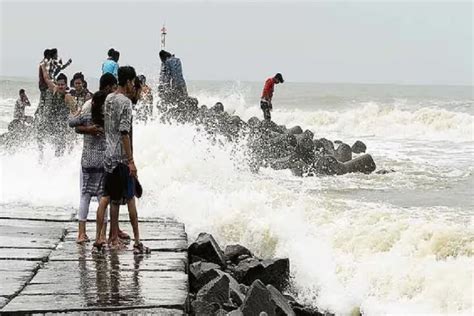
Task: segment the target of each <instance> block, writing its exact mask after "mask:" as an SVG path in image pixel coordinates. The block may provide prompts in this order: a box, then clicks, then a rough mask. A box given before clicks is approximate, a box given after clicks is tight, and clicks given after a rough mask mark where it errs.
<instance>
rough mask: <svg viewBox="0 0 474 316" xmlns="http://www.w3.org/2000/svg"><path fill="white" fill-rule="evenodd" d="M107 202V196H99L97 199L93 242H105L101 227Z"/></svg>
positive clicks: (102, 226)
mask: <svg viewBox="0 0 474 316" xmlns="http://www.w3.org/2000/svg"><path fill="white" fill-rule="evenodd" d="M108 204H109V197H101V198H100V201H99V208H98V209H97V217H96V223H97V228H96V236H95V242H96V243H105V242H106V240H105V234H104V235H102V234H101V232H102V229H103V228H104V226H105V225H104V215H105V210H106V209H107V205H108Z"/></svg>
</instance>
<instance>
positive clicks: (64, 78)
mask: <svg viewBox="0 0 474 316" xmlns="http://www.w3.org/2000/svg"><path fill="white" fill-rule="evenodd" d="M59 80H64V82H65V83H66V85H67V77H66V75H65V74H63V73H60V74H59V75H58V76H57V77H56V82H58V81H59Z"/></svg>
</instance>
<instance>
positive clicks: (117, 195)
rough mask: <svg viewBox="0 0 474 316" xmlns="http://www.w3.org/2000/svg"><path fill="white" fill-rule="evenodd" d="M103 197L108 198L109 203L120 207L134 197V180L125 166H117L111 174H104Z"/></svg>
mask: <svg viewBox="0 0 474 316" xmlns="http://www.w3.org/2000/svg"><path fill="white" fill-rule="evenodd" d="M104 196H106V197H109V198H110V201H111V203H114V204H122V205H124V204H127V202H128V201H129V200H131V199H132V198H133V197H134V196H135V178H134V177H132V176H131V175H130V169H129V168H128V166H127V165H125V164H118V166H117V167H115V169H114V170H113V171H112V173H109V172H106V173H105V179H104Z"/></svg>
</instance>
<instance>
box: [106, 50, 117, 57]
mask: <svg viewBox="0 0 474 316" xmlns="http://www.w3.org/2000/svg"><path fill="white" fill-rule="evenodd" d="M114 52H115V49H113V48H111V49H109V51H108V52H107V56H109V57H112V55H113V54H114Z"/></svg>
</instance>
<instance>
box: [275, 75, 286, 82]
mask: <svg viewBox="0 0 474 316" xmlns="http://www.w3.org/2000/svg"><path fill="white" fill-rule="evenodd" d="M274 78H275V79H277V80H278V82H280V83H283V82H285V80H283V76H282V75H281V73H277V74H276V75H275V77H274Z"/></svg>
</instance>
